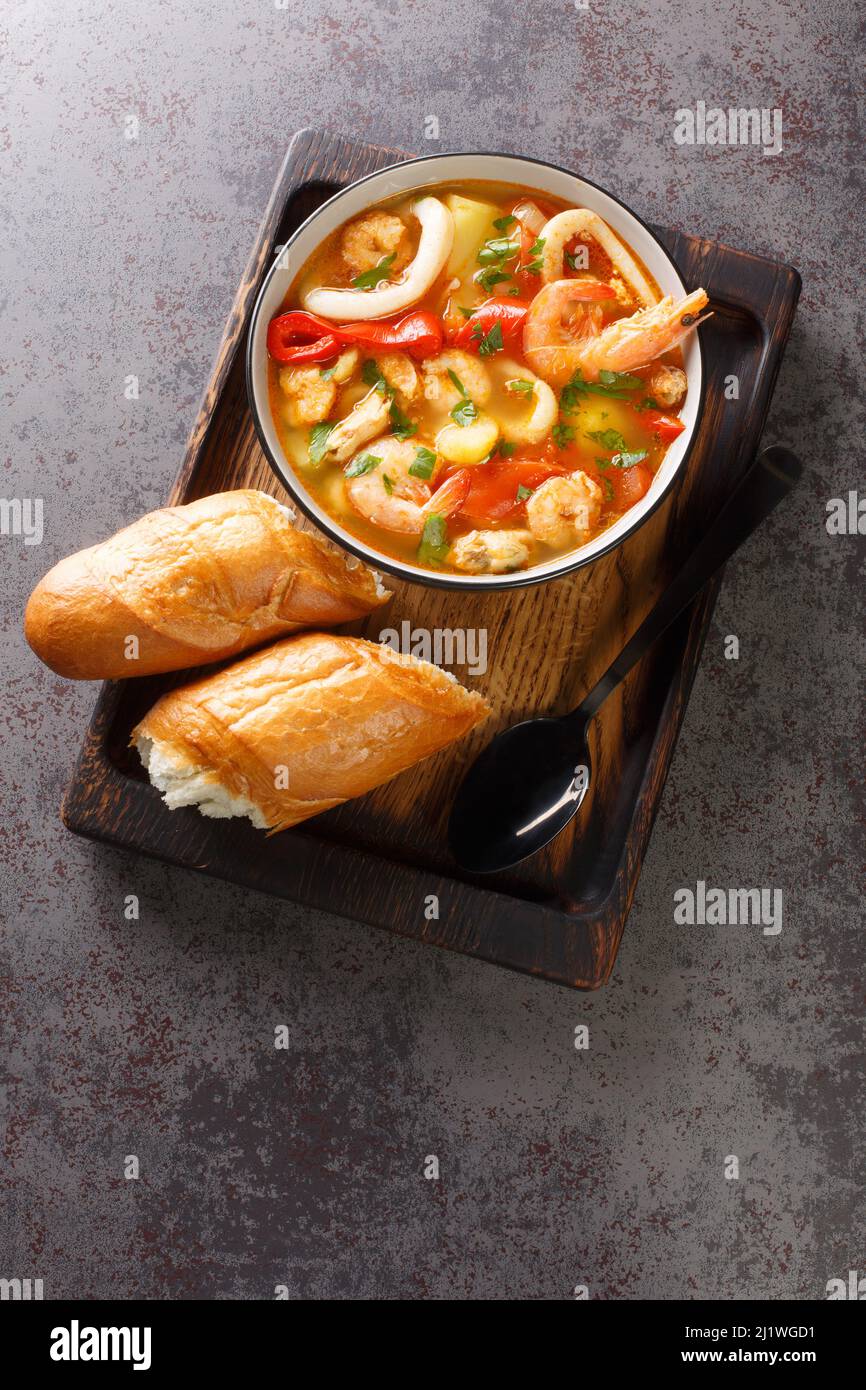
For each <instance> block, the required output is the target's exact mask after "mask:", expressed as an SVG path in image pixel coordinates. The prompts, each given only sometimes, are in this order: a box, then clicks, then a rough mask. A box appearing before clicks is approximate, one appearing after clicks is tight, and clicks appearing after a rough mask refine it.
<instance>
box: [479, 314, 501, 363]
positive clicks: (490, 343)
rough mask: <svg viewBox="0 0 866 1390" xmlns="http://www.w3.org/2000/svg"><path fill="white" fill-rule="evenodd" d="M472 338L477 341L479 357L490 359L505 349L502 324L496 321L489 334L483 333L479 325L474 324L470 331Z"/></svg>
mask: <svg viewBox="0 0 866 1390" xmlns="http://www.w3.org/2000/svg"><path fill="white" fill-rule="evenodd" d="M472 337H473V338H475V339H477V341H478V355H479V357H492V356H493V354H494V352H501V351H502V349H503V348H504V347H505V343H504V342H503V339H502V324H501V323H499V321H498V320H497V322H496V323H494V325H493V327H492V328H491V330H490V332H489V333H485V332H484V329H483V328H482V327H481V324H480V323H476V325H475V327H474V328H473V330H472Z"/></svg>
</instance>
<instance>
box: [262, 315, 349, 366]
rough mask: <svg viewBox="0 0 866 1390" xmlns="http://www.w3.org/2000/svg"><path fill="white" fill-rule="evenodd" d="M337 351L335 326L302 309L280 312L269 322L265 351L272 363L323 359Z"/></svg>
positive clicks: (338, 342) (338, 347)
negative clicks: (286, 312) (266, 348)
mask: <svg viewBox="0 0 866 1390" xmlns="http://www.w3.org/2000/svg"><path fill="white" fill-rule="evenodd" d="M339 350H340V340H339V338H338V337H337V335H336V333H335V331H334V325H333V324H331V323H328V322H327V321H326V320H325V319H320V318H318V317H317V316H316V315H315V314H308V313H305V311H304V310H303V309H292V310H291V311H290V312H289V313H288V314H279V315H278V317H277V318H275V319H271V321H270V323H269V324H268V352H269V353H270V355H271V357H273V359H274V361H275V362H323V361H324V360H325V359H326V358H327V357H333V356H334V354H335V353H337V352H339Z"/></svg>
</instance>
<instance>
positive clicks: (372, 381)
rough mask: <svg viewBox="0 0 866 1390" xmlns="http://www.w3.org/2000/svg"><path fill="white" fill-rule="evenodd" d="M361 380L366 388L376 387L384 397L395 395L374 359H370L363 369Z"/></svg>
mask: <svg viewBox="0 0 866 1390" xmlns="http://www.w3.org/2000/svg"><path fill="white" fill-rule="evenodd" d="M361 380H362V381H363V382H364V384H365V385H366V386H375V388H376V390H377V391H379V392H380V393H381V394H382V395H383V396H392V395H393V394H394V393H393V391H392V390H391V387H390V386H389V385H388V383H387V381H386V380H385V378H384V377H383V375H382V373H381V372H380V371H379V368H378V367H377V365H376V363H375V362H374V361H373V359H372V357H368V358H367V360H366V361H365V362H364V365H363V366H362V367H361Z"/></svg>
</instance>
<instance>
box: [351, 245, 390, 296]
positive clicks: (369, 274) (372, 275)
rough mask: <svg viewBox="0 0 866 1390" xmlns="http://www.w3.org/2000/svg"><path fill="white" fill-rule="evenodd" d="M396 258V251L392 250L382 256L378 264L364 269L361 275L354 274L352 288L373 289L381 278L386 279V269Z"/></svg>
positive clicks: (387, 269) (388, 268)
mask: <svg viewBox="0 0 866 1390" xmlns="http://www.w3.org/2000/svg"><path fill="white" fill-rule="evenodd" d="M396 259H397V252H396V251H392V252H391V254H390V256H383V257H382V259H381V261H380V262H379V264H378V265H374V266H373V268H372V270H365V271H363V273H362V274H361V275H356V277H355V279H354V280H353V281H352V287H353V289H356V290H374V289H375V288H376V286H377V285H378V284H379V283H380V282H381V281H382V280H387V279H388V271H389V270H390V269H391V266H392V265H393V264H394V262H395V261H396Z"/></svg>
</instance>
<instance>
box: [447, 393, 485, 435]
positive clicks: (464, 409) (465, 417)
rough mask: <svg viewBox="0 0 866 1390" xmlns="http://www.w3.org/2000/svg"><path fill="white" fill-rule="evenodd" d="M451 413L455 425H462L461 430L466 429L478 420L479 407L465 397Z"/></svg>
mask: <svg viewBox="0 0 866 1390" xmlns="http://www.w3.org/2000/svg"><path fill="white" fill-rule="evenodd" d="M449 413H450V415H451V419H452V420H453V421H454V423H455V424H457V425H460V427H461V429H465V428H466V426H467V425H471V424H472V421H473V420H477V419H478V407H477V405H476V404H475V402H474V401H470V399H469V397H468V396H464V397H463V399H462V400H461V401H458V402H457V404H456V405H455V407H454V409H453V410H452V411H450V412H449Z"/></svg>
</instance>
